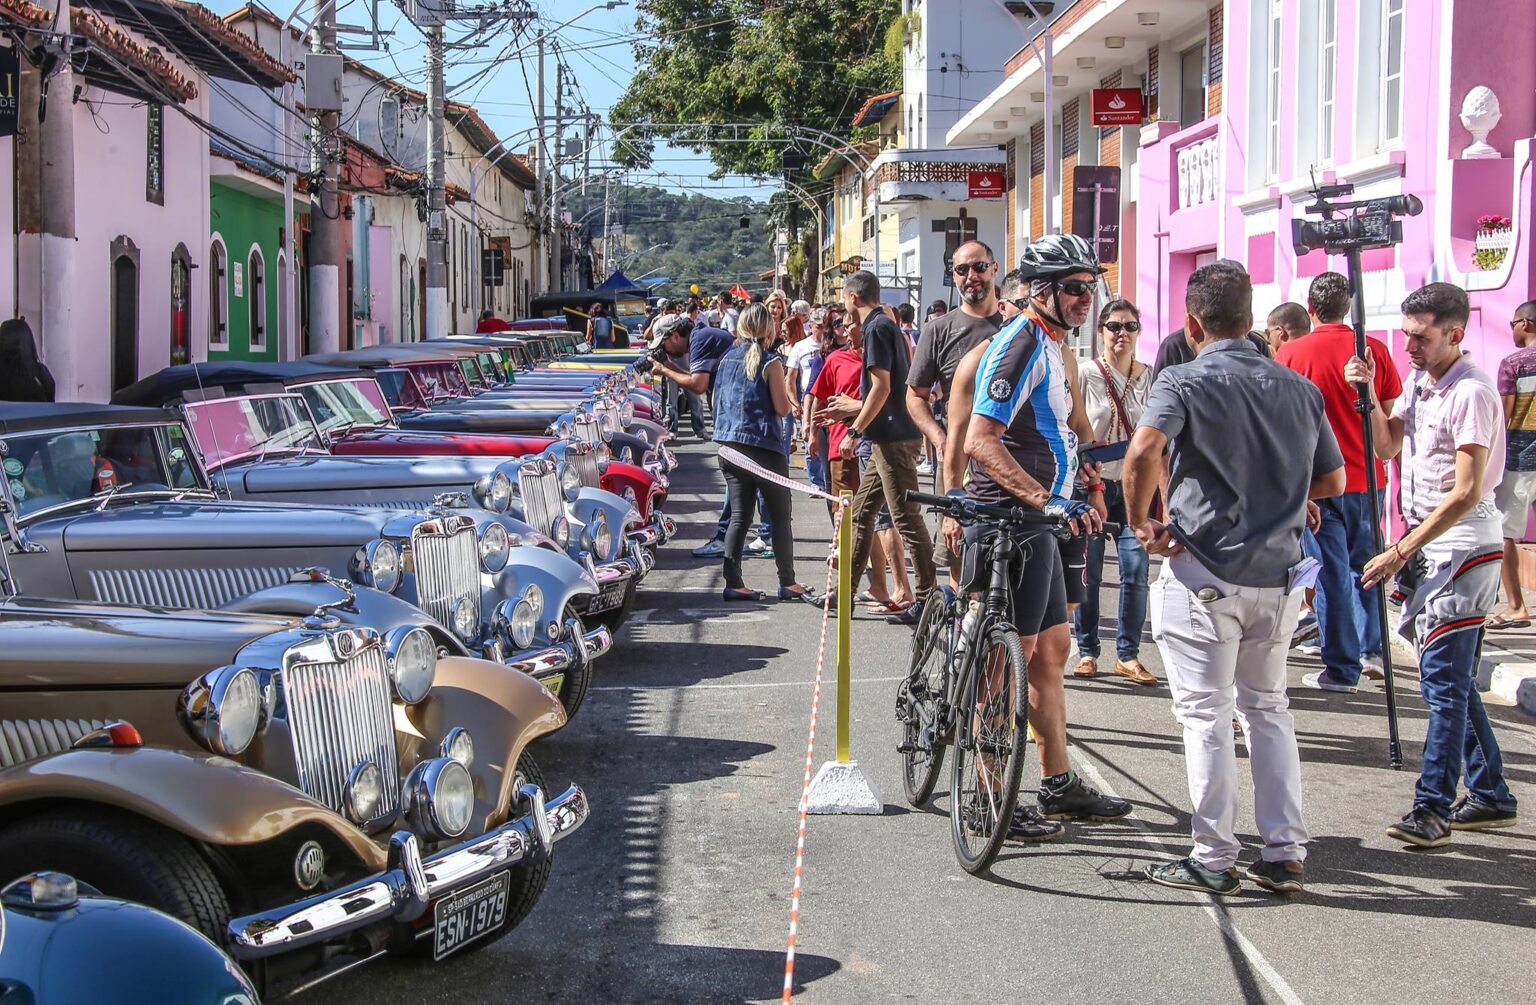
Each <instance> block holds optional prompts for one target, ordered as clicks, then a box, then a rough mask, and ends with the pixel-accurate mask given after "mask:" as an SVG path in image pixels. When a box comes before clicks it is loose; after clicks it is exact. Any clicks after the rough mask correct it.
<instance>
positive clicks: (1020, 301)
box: [1003, 297, 1029, 311]
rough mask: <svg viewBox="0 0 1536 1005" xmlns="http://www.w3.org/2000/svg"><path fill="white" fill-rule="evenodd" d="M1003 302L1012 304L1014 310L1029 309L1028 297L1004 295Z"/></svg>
mask: <svg viewBox="0 0 1536 1005" xmlns="http://www.w3.org/2000/svg"><path fill="white" fill-rule="evenodd" d="M1003 303H1005V304H1012V305H1013V309H1014V310H1016V311H1024V310H1028V309H1029V298H1028V297H1012V298H1009V297H1004V298H1003Z"/></svg>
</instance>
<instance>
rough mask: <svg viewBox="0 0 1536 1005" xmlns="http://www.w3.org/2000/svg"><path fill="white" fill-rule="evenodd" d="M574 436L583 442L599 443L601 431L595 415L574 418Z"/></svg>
mask: <svg viewBox="0 0 1536 1005" xmlns="http://www.w3.org/2000/svg"><path fill="white" fill-rule="evenodd" d="M575 430H576V438H577V439H578V440H581V441H582V442H583V443H601V442H602V440H603V431H602V426H601V423H599V422H598V420H597V417H596V416H592V415H583V416H580V417H578V418H577V419H576V425H575Z"/></svg>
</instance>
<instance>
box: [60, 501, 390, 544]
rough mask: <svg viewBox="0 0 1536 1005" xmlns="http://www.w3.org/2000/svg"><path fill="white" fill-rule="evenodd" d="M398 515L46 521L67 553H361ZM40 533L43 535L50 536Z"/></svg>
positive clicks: (228, 507) (152, 515)
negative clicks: (57, 529) (263, 550)
mask: <svg viewBox="0 0 1536 1005" xmlns="http://www.w3.org/2000/svg"><path fill="white" fill-rule="evenodd" d="M394 515H395V514H393V513H390V512H387V511H382V510H353V509H321V508H319V507H315V506H300V505H287V504H283V503H239V502H202V503H190V502H179V503H176V502H164V503H135V504H131V505H123V506H109V507H108V508H106V509H104V510H102V511H101V512H100V513H97V512H86V513H80V514H70V515H65V516H63V517H59V518H55V519H53V520H49V521H47V524H52V525H54V526H58V525H59V524H63V526H62V527H61V528H60V531H61V532H62V535H63V539H64V547H65V548H66V549H68V550H69V551H178V550H192V551H204V550H216V549H224V548H250V549H259V548H326V547H340V546H349V547H354V548H355V547H357V546H359V545H362V544H364V543H366V542H368V541H371V540H372V539H373V538H375V537H377V536H378V535H379V532H380V531H381V530H382V529H383V527H384V525H385V524H386V523H388V522H389V521H390V519H392V518H393V517H394ZM46 529H47V528H46V527H39V528H38V531H39V534H40V535H42V534H44V533H46Z"/></svg>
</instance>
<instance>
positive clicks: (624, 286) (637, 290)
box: [597, 271, 651, 297]
mask: <svg viewBox="0 0 1536 1005" xmlns="http://www.w3.org/2000/svg"><path fill="white" fill-rule="evenodd" d="M597 288H598V289H600V290H611V291H613V292H614V293H619V294H626V293H627V294H629V295H631V296H638V297H643V296H646V295H647V294H649V293H650V292H651V291H650V290H648V289H646V288H645V287H644V286H641V285H640V284H639V283H637V282H635V281H634V280H632V279H630V278H629V277H628V276H626V275H625V274H624V273H623V272H621V271H616V272H614V274H613V275H611V276H609V277H608V278H607V279H604V280H603V281H602V283H601V284H600V285H599V286H598V287H597Z"/></svg>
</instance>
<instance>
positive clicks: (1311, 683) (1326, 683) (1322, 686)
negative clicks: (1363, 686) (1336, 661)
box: [1301, 670, 1356, 694]
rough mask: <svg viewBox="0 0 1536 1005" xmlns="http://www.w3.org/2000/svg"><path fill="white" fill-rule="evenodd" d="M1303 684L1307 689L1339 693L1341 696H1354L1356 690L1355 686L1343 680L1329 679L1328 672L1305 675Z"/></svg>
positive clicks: (1320, 671)
mask: <svg viewBox="0 0 1536 1005" xmlns="http://www.w3.org/2000/svg"><path fill="white" fill-rule="evenodd" d="M1301 683H1302V684H1303V685H1305V686H1306V687H1310V688H1316V689H1317V690H1319V691H1337V692H1339V693H1340V694H1354V693H1355V690H1356V688H1355V686H1354V685H1353V684H1346V683H1344V682H1343V681H1341V680H1334V679H1333V678H1332V677H1329V676H1328V671H1327V670H1319V671H1318V672H1317V673H1309V674H1303V675H1302V678H1301Z"/></svg>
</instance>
